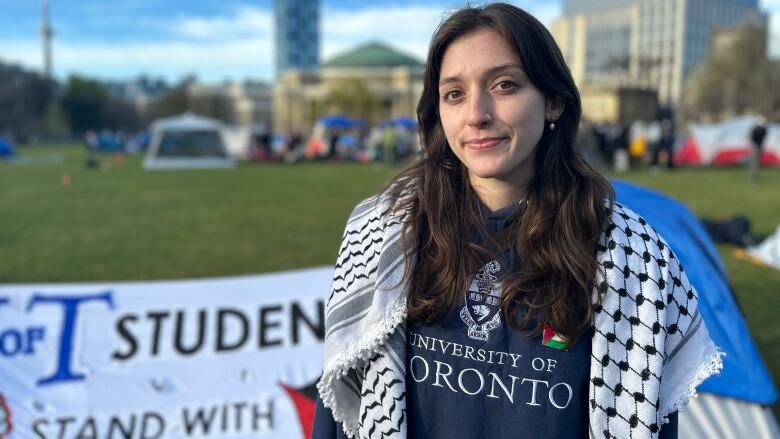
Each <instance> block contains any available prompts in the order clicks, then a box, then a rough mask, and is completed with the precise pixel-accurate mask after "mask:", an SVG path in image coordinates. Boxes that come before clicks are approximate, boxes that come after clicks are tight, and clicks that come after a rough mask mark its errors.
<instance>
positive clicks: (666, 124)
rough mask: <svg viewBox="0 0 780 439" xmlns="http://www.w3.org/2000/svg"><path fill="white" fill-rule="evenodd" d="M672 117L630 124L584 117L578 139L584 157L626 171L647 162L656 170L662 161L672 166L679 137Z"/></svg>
mask: <svg viewBox="0 0 780 439" xmlns="http://www.w3.org/2000/svg"><path fill="white" fill-rule="evenodd" d="M681 139H682V136H678V134H677V133H676V130H675V126H674V122H673V121H672V119H671V118H661V119H658V120H652V121H644V120H635V121H633V122H632V123H630V124H622V123H609V122H602V123H593V122H590V121H588V120H587V119H585V118H583V120H582V122H581V123H580V129H579V132H578V141H579V143H580V145H582V149H583V151H584V153H585V156H586V158H587V159H588V160H589V161H590V162H591V163H593V164H594V165H596V166H597V167H598V168H600V169H613V170H614V171H616V172H625V171H627V170H629V169H630V168H631V167H634V166H638V165H640V164H647V165H649V166H650V169H651V171H653V172H655V171H657V170H658V167H659V166H661V165H663V166H665V167H666V168H667V169H673V168H674V166H675V165H674V150H675V147H676V145H677V144H678V143H679V142H680V141H681Z"/></svg>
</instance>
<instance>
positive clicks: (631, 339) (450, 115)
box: [312, 3, 721, 439]
mask: <svg viewBox="0 0 780 439" xmlns="http://www.w3.org/2000/svg"><path fill="white" fill-rule="evenodd" d="M581 112H582V107H581V102H580V96H579V92H578V90H577V87H576V85H575V83H574V80H573V79H572V77H571V74H570V72H569V69H568V68H567V66H566V63H565V61H564V58H563V56H562V54H561V52H560V50H559V49H558V46H557V45H556V43H555V40H554V39H553V37H552V35H550V33H549V32H548V31H547V29H546V28H545V26H544V25H543V24H541V23H540V22H539V21H538V20H536V19H535V18H534V17H533V16H531V15H529V14H528V13H527V12H525V11H523V10H522V9H520V8H517V7H515V6H512V5H509V4H504V3H492V4H488V5H487V6H482V7H471V6H468V7H464V8H462V9H459V10H457V11H455V12H454V13H453V14H452V15H450V16H449V17H447V18H446V19H445V20H444V22H443V23H442V24H441V25H440V26H439V28H438V29H437V30H436V32H435V33H434V35H433V38H432V41H431V46H430V50H429V54H428V58H427V62H426V66H425V73H424V75H423V91H422V96H421V98H420V101H419V104H418V107H417V117H418V120H419V122H420V124H419V125H420V132H421V136H422V148H423V155H422V157H421V158H420V159H419V160H417V161H416V162H415V163H413V164H412V165H411V166H410V167H409V168H407V169H406V170H405V171H403V172H401V173H400V174H399V175H398V176H397V177H395V178H394V179H392V180H391V182H390V183H389V185H388V186H387V187H386V188H385V189H384V190H382V191H381V192H380V193H379V194H378V195H376V196H374V197H371V198H369V199H367V200H365V201H364V202H362V203H360V204H358V206H357V207H356V208H355V209H354V210H353V212H352V214H351V215H350V218H349V219H348V221H347V226H346V230H345V232H344V235H343V236H344V238H343V241H342V245H341V247H340V251H339V256H338V258H337V262H336V269H335V272H334V276H333V284H332V288H331V291H330V294H329V298H328V304H327V309H326V315H325V321H326V324H325V326H326V328H325V340H324V365H323V375H322V378H321V380H320V381H319V383H318V391H319V397H318V401H317V405H316V414H315V420H314V426H313V434H312V437H313V438H314V439H323V438H338V437H346V436H349V437H358V438H406V437H412V438H432V439H450V438H491V439H502V438H517V437H528V438H563V439H565V438H583V437H589V436H590V437H598V438H615V437H617V438H628V437H631V438H634V439H644V438H658V437H661V438H668V437H676V436H677V410H679V409H680V408H682V407H683V406H684V405H685V404H686V402H687V401H688V400H689V398H690V397H692V396H693V395H694V394H695V392H696V390H695V389H696V386H697V385H698V384H699V383H700V382H701V380H703V379H704V378H706V377H708V376H709V375H711V374H712V373H714V372H715V371H717V370H719V368H720V366H721V360H720V353H719V351H718V349H717V347H716V346H715V345H714V344H713V343H712V341H711V340H710V338H709V335H708V332H707V329H706V325H705V324H704V323H703V322H702V320H701V315H700V313H699V312H698V309H697V296H696V292H695V290H694V288H693V287H692V286H691V285H690V283H689V282H688V279H687V277H686V274H685V272H684V271H683V268H682V267H680V264H679V262H678V260H677V259H676V258H675V256H674V254H673V253H672V251H671V249H670V247H669V245H668V244H667V243H666V242H665V241H664V239H663V238H662V237H660V236H659V235H658V234H657V233H656V232H655V231H654V230H653V228H652V227H651V226H650V225H649V224H648V223H647V221H645V220H644V219H643V218H641V217H640V216H639V215H637V214H636V213H634V212H633V211H631V210H630V209H629V208H627V207H625V206H622V205H621V204H619V203H617V202H615V201H614V193H613V190H612V188H611V186H610V184H609V182H608V181H607V180H606V179H605V178H604V177H603V176H601V175H600V174H599V173H597V172H596V171H595V170H594V169H593V168H592V167H591V166H590V165H588V164H587V162H586V161H585V160H584V159H583V157H582V151H581V150H580V148H579V147H578V145H577V144H576V143H575V138H576V134H577V128H578V126H579V122H580V115H581ZM662 383H663V386H662Z"/></svg>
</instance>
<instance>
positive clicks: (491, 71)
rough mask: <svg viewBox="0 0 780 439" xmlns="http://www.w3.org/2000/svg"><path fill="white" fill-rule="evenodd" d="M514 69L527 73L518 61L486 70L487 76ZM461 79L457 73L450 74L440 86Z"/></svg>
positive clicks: (443, 79) (440, 82) (442, 80)
mask: <svg viewBox="0 0 780 439" xmlns="http://www.w3.org/2000/svg"><path fill="white" fill-rule="evenodd" d="M513 69H514V70H520V71H521V72H522V73H525V70H523V67H522V66H521V65H519V64H517V63H507V64H499V65H497V66H494V67H491V68H489V69H487V71H486V72H485V76H493V75H496V74H498V73H501V72H503V71H504V70H513ZM459 80H460V77H459V76H457V75H455V76H448V77H446V78H442V79H441V80H440V81H439V87H441V86H442V85H446V84H449V83H452V82H458V81H459Z"/></svg>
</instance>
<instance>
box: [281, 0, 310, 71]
mask: <svg viewBox="0 0 780 439" xmlns="http://www.w3.org/2000/svg"><path fill="white" fill-rule="evenodd" d="M274 16H275V23H274V24H275V42H276V44H275V47H276V75H277V77H278V76H279V75H280V74H281V73H282V72H284V71H286V70H290V69H298V68H300V69H310V68H314V67H317V64H318V63H319V48H320V31H319V25H320V3H319V0H276V1H275V4H274Z"/></svg>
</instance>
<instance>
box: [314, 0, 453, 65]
mask: <svg viewBox="0 0 780 439" xmlns="http://www.w3.org/2000/svg"><path fill="white" fill-rule="evenodd" d="M444 13H445V9H443V8H441V7H421V6H416V7H406V8H400V7H391V8H370V9H364V10H361V11H346V10H325V11H323V20H322V34H323V41H322V54H321V57H322V58H323V59H325V60H327V59H328V58H330V57H331V56H333V55H335V54H337V53H339V52H342V51H345V50H349V49H352V48H354V47H355V46H357V45H360V44H362V43H365V42H368V41H377V40H378V41H383V42H386V43H388V44H390V45H392V46H394V47H396V48H399V49H401V50H405V51H407V52H409V53H410V54H413V55H416V56H417V57H418V58H420V59H424V58H425V56H426V53H427V50H428V42H429V40H430V38H431V35H432V34H433V31H434V30H435V29H436V26H438V25H439V23H440V22H441V20H442V18H443V16H444Z"/></svg>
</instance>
